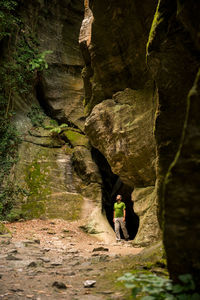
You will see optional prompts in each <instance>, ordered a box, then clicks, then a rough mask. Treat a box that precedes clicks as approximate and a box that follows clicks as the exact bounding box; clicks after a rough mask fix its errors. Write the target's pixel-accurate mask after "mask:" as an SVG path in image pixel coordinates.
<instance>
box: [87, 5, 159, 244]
mask: <svg viewBox="0 0 200 300" xmlns="http://www.w3.org/2000/svg"><path fill="white" fill-rule="evenodd" d="M90 8H91V12H92V14H93V19H92V18H91V12H90V13H89V14H88V16H86V18H85V21H84V23H83V32H84V29H85V31H86V24H87V25H88V30H89V31H91V37H90V39H89V40H88V34H86V39H85V41H84V39H83V38H82V39H81V41H82V43H81V49H82V53H83V57H84V60H85V68H84V71H83V79H84V86H85V109H86V112H87V119H86V123H85V132H86V134H87V136H88V137H89V139H90V142H91V143H92V145H93V147H95V148H96V149H98V150H99V151H100V152H101V153H102V154H103V155H104V157H105V158H106V159H107V161H108V163H109V165H110V166H111V169H112V172H113V173H114V174H116V175H118V176H119V177H120V179H121V181H122V182H123V183H124V184H125V185H127V186H128V187H129V188H131V189H132V190H133V189H134V191H133V194H132V200H133V201H134V211H135V212H136V213H137V214H138V216H139V217H140V226H139V231H138V234H137V236H136V239H135V244H140V245H146V244H149V243H150V242H152V241H155V240H157V239H158V237H159V227H158V224H157V217H156V207H157V204H156V197H155V196H156V195H155V192H154V186H155V180H156V176H155V159H156V155H155V152H156V150H155V139H154V136H153V129H154V114H155V109H156V99H157V92H156V87H155V84H154V81H153V80H152V78H151V75H150V73H149V71H148V69H147V66H146V56H145V53H146V43H147V41H148V33H149V30H150V27H151V22H152V19H153V14H154V10H155V4H154V3H150V1H143V2H142V3H141V2H139V1H134V2H132V1H125V2H124V1H117V2H116V1H115V2H114V1H111V2H110V3H109V5H108V3H107V2H106V1H90ZM91 23H92V24H91ZM90 26H91V27H92V28H91V29H90ZM124 196H125V198H126V195H124ZM144 203H145V204H144ZM143 204H144V205H143Z"/></svg>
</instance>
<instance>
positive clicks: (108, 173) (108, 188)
mask: <svg viewBox="0 0 200 300" xmlns="http://www.w3.org/2000/svg"><path fill="white" fill-rule="evenodd" d="M92 157H93V159H94V161H95V162H96V164H97V165H98V167H99V170H100V173H101V176H102V180H103V188H102V197H103V199H102V210H103V211H105V213H106V217H107V219H108V222H109V223H110V225H111V226H112V228H113V229H114V224H113V206H114V203H115V201H116V200H115V199H116V196H117V195H118V194H120V195H122V198H123V201H124V203H125V204H126V227H127V230H128V233H129V236H130V239H131V240H133V239H134V238H135V236H136V234H137V231H138V227H139V217H138V216H137V215H136V214H135V213H134V210H133V202H132V200H131V193H132V191H133V189H132V188H131V187H129V186H127V185H125V184H124V183H123V182H122V181H121V180H120V178H119V176H117V175H115V174H113V172H112V170H111V168H110V165H109V164H108V162H107V160H106V159H105V157H104V156H103V155H102V154H101V153H100V152H99V151H98V150H97V149H95V148H93V149H92ZM121 237H122V238H123V233H122V232H121Z"/></svg>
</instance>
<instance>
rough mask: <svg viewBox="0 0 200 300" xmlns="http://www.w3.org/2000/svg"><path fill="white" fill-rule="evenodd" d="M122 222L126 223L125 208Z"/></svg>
mask: <svg viewBox="0 0 200 300" xmlns="http://www.w3.org/2000/svg"><path fill="white" fill-rule="evenodd" d="M123 221H124V222H125V221H126V208H124V218H123Z"/></svg>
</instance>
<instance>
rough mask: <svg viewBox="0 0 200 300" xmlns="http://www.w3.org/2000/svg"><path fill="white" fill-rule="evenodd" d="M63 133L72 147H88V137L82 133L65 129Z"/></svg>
mask: <svg viewBox="0 0 200 300" xmlns="http://www.w3.org/2000/svg"><path fill="white" fill-rule="evenodd" d="M64 135H65V137H66V139H67V140H68V141H69V143H70V144H71V145H72V146H73V147H76V146H85V147H89V143H88V138H87V137H86V136H85V135H84V134H81V133H80V132H78V131H74V130H66V131H64Z"/></svg>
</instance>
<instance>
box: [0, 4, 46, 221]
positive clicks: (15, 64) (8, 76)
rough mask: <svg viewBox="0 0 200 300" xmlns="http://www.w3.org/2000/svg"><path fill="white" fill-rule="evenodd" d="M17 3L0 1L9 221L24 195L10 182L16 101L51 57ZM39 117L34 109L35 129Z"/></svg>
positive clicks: (2, 145) (0, 158) (2, 160)
mask: <svg viewBox="0 0 200 300" xmlns="http://www.w3.org/2000/svg"><path fill="white" fill-rule="evenodd" d="M18 3H19V1H15V0H0V41H1V46H2V49H0V50H1V66H0V78H1V80H0V136H1V140H0V168H1V172H0V218H6V216H8V217H9V218H10V219H13V218H16V212H15V213H14V212H12V214H11V215H9V212H10V211H11V210H12V207H13V203H14V202H15V198H16V196H17V195H18V193H19V192H20V193H21V191H19V189H18V187H14V186H13V183H12V182H10V181H9V179H8V175H9V173H10V170H11V168H12V166H13V164H14V163H15V162H16V161H17V152H18V145H19V143H20V136H19V133H18V132H17V130H16V128H15V126H14V125H13V124H12V117H13V115H14V106H15V103H14V99H15V98H19V97H20V98H22V99H23V98H24V99H26V98H27V97H28V96H29V94H31V92H32V90H33V85H34V81H35V78H36V73H37V71H42V70H44V69H46V68H47V67H48V65H47V62H46V59H45V57H46V55H47V54H50V53H52V52H51V51H44V52H42V53H39V51H38V41H37V39H36V37H35V36H34V33H33V32H32V31H33V30H32V29H31V28H29V27H28V26H26V27H25V25H24V23H23V20H22V19H21V18H20V16H19V12H18V10H17V6H18ZM37 113H38V108H33V110H32V112H31V113H30V118H31V119H32V121H33V123H34V126H37V125H38V124H39V125H41V124H42V122H43V116H42V115H41V114H40V115H39V116H38V115H37ZM6 182H7V183H6ZM14 214H15V216H14Z"/></svg>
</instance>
